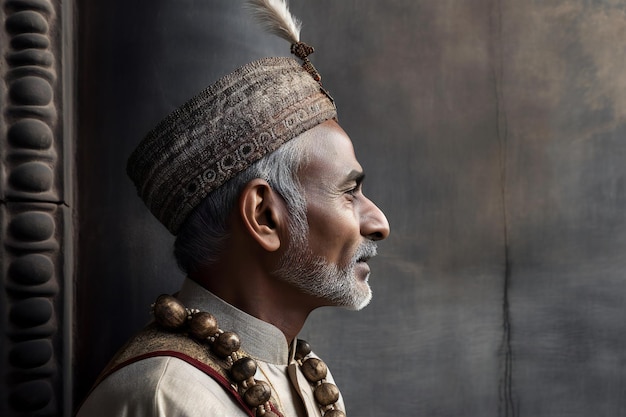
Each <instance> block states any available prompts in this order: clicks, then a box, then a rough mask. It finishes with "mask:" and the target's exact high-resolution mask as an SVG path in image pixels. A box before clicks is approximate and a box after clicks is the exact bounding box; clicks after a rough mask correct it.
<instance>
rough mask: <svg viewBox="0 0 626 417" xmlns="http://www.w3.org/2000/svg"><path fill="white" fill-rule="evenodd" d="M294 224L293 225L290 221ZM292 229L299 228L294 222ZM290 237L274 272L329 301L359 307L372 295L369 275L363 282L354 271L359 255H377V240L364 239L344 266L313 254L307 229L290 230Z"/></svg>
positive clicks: (360, 257)
mask: <svg viewBox="0 0 626 417" xmlns="http://www.w3.org/2000/svg"><path fill="white" fill-rule="evenodd" d="M291 226H294V225H291ZM291 229H300V228H298V227H297V226H294V227H292V228H291ZM291 232H292V233H291V236H292V237H296V238H295V239H293V241H292V242H291V244H290V245H289V247H288V248H287V251H286V252H285V254H284V255H283V257H282V259H281V261H280V266H279V268H278V269H277V270H276V272H275V273H276V276H277V277H278V278H280V279H281V280H283V281H284V282H287V283H290V284H292V285H294V286H295V287H297V288H299V289H300V290H302V291H303V292H305V293H306V294H309V295H313V296H316V297H319V298H321V299H324V300H326V301H328V302H330V303H331V304H332V305H335V306H341V307H346V308H348V309H350V310H361V309H362V308H363V307H365V306H366V305H368V304H369V302H370V301H371V299H372V290H371V288H370V286H369V284H368V278H369V273H368V276H367V277H366V278H365V280H364V281H363V282H359V279H358V278H357V277H356V275H355V267H356V264H357V262H358V260H359V259H362V258H371V257H373V256H375V255H376V247H377V246H376V243H375V242H373V241H371V240H365V241H364V242H363V243H362V244H361V245H360V246H359V247H358V248H357V251H356V253H355V254H354V256H353V257H352V259H351V260H350V263H349V264H348V265H347V266H345V267H339V266H338V265H336V264H331V263H329V262H328V261H327V260H326V259H324V258H322V257H319V256H315V255H314V254H313V252H312V251H311V248H310V247H309V243H308V238H307V236H308V231H306V230H304V231H302V230H291Z"/></svg>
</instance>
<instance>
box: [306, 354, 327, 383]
mask: <svg viewBox="0 0 626 417" xmlns="http://www.w3.org/2000/svg"><path fill="white" fill-rule="evenodd" d="M302 373H303V374H304V376H305V377H306V379H308V380H309V382H317V381H321V380H322V379H324V378H326V375H327V374H328V367H327V366H326V364H325V363H324V362H322V361H321V360H320V359H318V358H309V359H307V360H305V361H304V362H303V363H302Z"/></svg>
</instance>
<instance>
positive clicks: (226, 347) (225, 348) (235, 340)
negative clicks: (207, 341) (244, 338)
mask: <svg viewBox="0 0 626 417" xmlns="http://www.w3.org/2000/svg"><path fill="white" fill-rule="evenodd" d="M240 347H241V341H240V340H239V336H237V334H236V333H233V332H224V333H221V334H220V335H219V336H218V337H217V339H215V342H214V343H213V346H212V349H213V352H215V353H216V354H217V355H218V356H221V357H222V358H225V357H227V356H229V355H230V354H231V353H233V352H237V351H238V350H239V348H240Z"/></svg>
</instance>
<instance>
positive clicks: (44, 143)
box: [0, 0, 73, 417]
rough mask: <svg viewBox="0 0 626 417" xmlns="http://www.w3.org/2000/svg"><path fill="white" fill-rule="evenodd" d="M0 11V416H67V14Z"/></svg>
mask: <svg viewBox="0 0 626 417" xmlns="http://www.w3.org/2000/svg"><path fill="white" fill-rule="evenodd" d="M2 6H3V7H2V10H1V12H0V13H2V17H3V22H4V28H3V29H4V32H3V35H2V38H1V42H2V45H1V50H2V51H3V57H2V59H3V61H4V62H3V63H2V65H0V69H1V70H2V79H3V83H2V84H1V85H0V97H1V100H2V101H1V105H0V106H1V108H2V109H3V111H2V117H1V118H0V132H1V136H0V137H1V140H2V143H1V144H0V152H1V160H0V163H1V164H2V167H1V168H2V170H1V172H2V174H1V175H2V176H1V182H0V193H1V194H0V198H1V201H0V203H1V204H0V222H1V223H0V224H1V227H2V228H1V230H2V246H1V249H0V251H1V252H0V257H1V265H2V269H1V284H2V291H1V292H0V301H1V305H2V310H3V311H2V321H1V325H0V329H1V330H2V341H1V342H0V346H1V347H0V353H1V354H2V355H1V359H0V360H1V362H0V375H1V377H2V383H1V384H2V389H0V399H1V403H0V415H2V416H7V417H11V416H23V415H38V416H57V415H63V414H68V413H69V412H70V411H71V410H68V406H67V405H68V404H69V403H70V397H69V395H70V394H69V392H70V390H68V389H67V387H68V386H69V384H70V378H69V373H68V372H66V370H67V369H69V367H70V354H71V350H70V348H69V346H70V344H69V340H70V329H71V315H70V312H71V302H72V300H71V296H70V294H71V293H70V291H71V287H72V286H71V284H70V283H71V273H72V265H73V260H72V250H71V249H72V246H71V239H72V228H71V226H72V221H71V218H72V216H71V210H72V204H71V198H69V197H68V195H70V196H71V190H70V189H69V184H70V179H71V178H70V177H69V173H70V172H71V169H70V164H71V160H72V158H71V149H72V146H71V143H70V142H71V141H70V140H68V137H69V132H71V129H69V126H66V125H68V123H64V122H63V121H64V120H71V119H72V118H71V114H66V115H65V116H67V117H64V104H66V102H67V101H68V100H66V97H68V91H71V88H69V87H70V86H66V87H65V88H64V86H63V76H64V75H65V73H64V72H63V71H64V70H63V68H64V65H63V64H64V62H63V60H64V58H63V56H64V52H65V53H68V52H69V50H68V49H66V50H65V51H64V50H63V46H62V45H64V42H63V39H64V35H63V26H62V24H61V23H62V21H63V16H64V13H66V10H63V9H62V8H61V5H60V4H59V2H52V1H48V0H6V1H4V2H3V4H2ZM63 7H69V6H63ZM68 48H70V47H69V46H68ZM70 55H71V54H70ZM66 110H68V111H69V105H67V108H66Z"/></svg>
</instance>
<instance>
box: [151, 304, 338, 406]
mask: <svg viewBox="0 0 626 417" xmlns="http://www.w3.org/2000/svg"><path fill="white" fill-rule="evenodd" d="M152 312H153V314H154V318H155V322H156V323H157V324H158V325H159V326H161V327H163V328H164V329H167V330H170V331H177V332H185V333H187V334H188V335H189V336H190V337H192V338H193V339H195V340H197V341H199V342H202V343H204V344H206V345H207V346H208V347H209V348H210V349H211V351H212V352H213V353H214V354H215V355H217V356H218V357H220V358H221V359H224V360H225V361H226V364H227V365H226V366H224V370H225V371H226V374H227V375H228V376H229V377H230V379H231V380H232V381H231V382H232V384H233V386H235V387H236V388H237V392H238V393H239V395H240V396H241V397H242V398H243V400H244V402H245V403H246V404H247V405H248V407H250V409H251V410H252V411H253V412H254V413H255V415H256V416H257V417H261V416H263V417H278V415H277V414H276V413H274V412H273V411H272V406H271V405H270V398H271V396H272V389H271V387H270V385H269V384H268V383H267V382H265V381H260V380H256V379H254V375H255V374H256V371H257V368H258V365H257V363H256V361H255V360H254V359H252V358H251V357H249V356H246V355H245V354H244V353H243V352H242V351H241V350H240V347H241V340H240V339H239V336H238V335H237V334H236V333H235V332H229V331H223V330H222V329H220V328H219V325H218V322H217V319H216V318H215V316H213V315H212V314H211V313H208V312H206V311H199V310H197V309H188V308H186V307H185V306H184V305H183V304H182V303H181V302H180V301H178V299H176V298H175V297H173V296H171V295H167V294H164V295H160V296H159V297H158V298H157V300H156V302H155V303H154V304H153V305H152ZM310 354H311V347H310V346H309V344H308V343H307V342H305V341H304V340H298V341H297V343H296V353H295V359H296V362H297V363H298V365H300V369H301V370H302V374H303V375H304V377H305V378H306V379H307V381H309V383H310V384H311V386H312V388H313V395H314V397H315V401H316V402H317V404H318V406H319V408H320V410H321V412H322V415H323V416H324V417H346V415H345V413H344V412H343V411H341V410H339V409H337V408H335V404H336V403H337V401H338V400H339V389H338V388H337V386H335V384H332V383H330V382H326V376H327V374H328V367H327V366H326V364H325V363H324V362H323V361H322V360H321V359H319V358H315V357H310Z"/></svg>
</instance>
